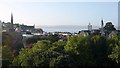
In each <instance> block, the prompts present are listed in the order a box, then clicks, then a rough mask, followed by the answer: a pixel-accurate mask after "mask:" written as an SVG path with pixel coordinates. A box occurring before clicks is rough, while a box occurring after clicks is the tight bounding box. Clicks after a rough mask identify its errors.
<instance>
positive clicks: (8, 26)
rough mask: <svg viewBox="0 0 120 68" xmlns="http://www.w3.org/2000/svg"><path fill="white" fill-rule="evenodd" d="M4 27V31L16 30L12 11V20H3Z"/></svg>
mask: <svg viewBox="0 0 120 68" xmlns="http://www.w3.org/2000/svg"><path fill="white" fill-rule="evenodd" d="M2 28H3V31H6V32H14V31H15V29H14V27H13V14H12V13H11V22H8V23H5V22H2Z"/></svg>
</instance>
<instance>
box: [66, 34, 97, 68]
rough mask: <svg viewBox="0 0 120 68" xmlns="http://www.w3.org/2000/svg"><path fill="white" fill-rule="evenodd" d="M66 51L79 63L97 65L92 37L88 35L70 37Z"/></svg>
mask: <svg viewBox="0 0 120 68" xmlns="http://www.w3.org/2000/svg"><path fill="white" fill-rule="evenodd" d="M65 51H66V52H67V53H69V54H70V55H71V56H72V57H73V58H74V60H75V61H76V62H77V65H80V66H85V65H87V66H93V65H95V61H94V58H93V56H92V52H91V51H92V50H91V49H90V37H89V36H87V35H86V36H83V35H78V36H72V37H71V38H68V41H67V43H66V46H65Z"/></svg>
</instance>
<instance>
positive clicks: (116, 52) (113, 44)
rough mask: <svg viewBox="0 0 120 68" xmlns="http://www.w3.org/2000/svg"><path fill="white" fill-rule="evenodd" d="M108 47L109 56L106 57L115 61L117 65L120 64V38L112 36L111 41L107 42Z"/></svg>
mask: <svg viewBox="0 0 120 68" xmlns="http://www.w3.org/2000/svg"><path fill="white" fill-rule="evenodd" d="M108 42H109V43H108V45H109V55H108V57H109V58H111V59H112V60H113V61H115V62H116V63H117V64H118V65H119V64H120V58H119V57H120V37H119V36H117V35H113V37H112V38H111V39H109V40H108Z"/></svg>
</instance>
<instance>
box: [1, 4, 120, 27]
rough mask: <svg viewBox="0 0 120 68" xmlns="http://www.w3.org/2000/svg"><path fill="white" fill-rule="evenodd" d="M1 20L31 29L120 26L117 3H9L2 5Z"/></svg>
mask: <svg viewBox="0 0 120 68" xmlns="http://www.w3.org/2000/svg"><path fill="white" fill-rule="evenodd" d="M0 9H1V10H0V20H1V21H5V22H9V21H10V15H11V12H12V13H13V16H14V23H20V24H22V23H23V24H27V25H34V24H35V25H80V26H81V25H88V23H89V22H90V23H91V24H92V25H95V26H98V25H100V20H101V19H103V20H104V22H105V23H106V22H107V21H111V22H113V24H114V25H115V26H117V25H118V3H117V2H5V3H0Z"/></svg>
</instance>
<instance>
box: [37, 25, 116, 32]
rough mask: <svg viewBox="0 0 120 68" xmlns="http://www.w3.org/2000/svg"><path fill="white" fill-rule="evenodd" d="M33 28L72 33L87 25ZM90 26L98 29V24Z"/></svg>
mask: <svg viewBox="0 0 120 68" xmlns="http://www.w3.org/2000/svg"><path fill="white" fill-rule="evenodd" d="M115 27H116V26H115ZM35 28H42V29H43V30H44V31H45V32H71V33H74V32H79V31H81V30H87V29H88V26H87V25H83V26H79V25H38V26H35ZM92 28H93V29H99V28H100V26H99V25H98V26H94V25H93V27H92ZM116 28H117V27H116Z"/></svg>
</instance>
